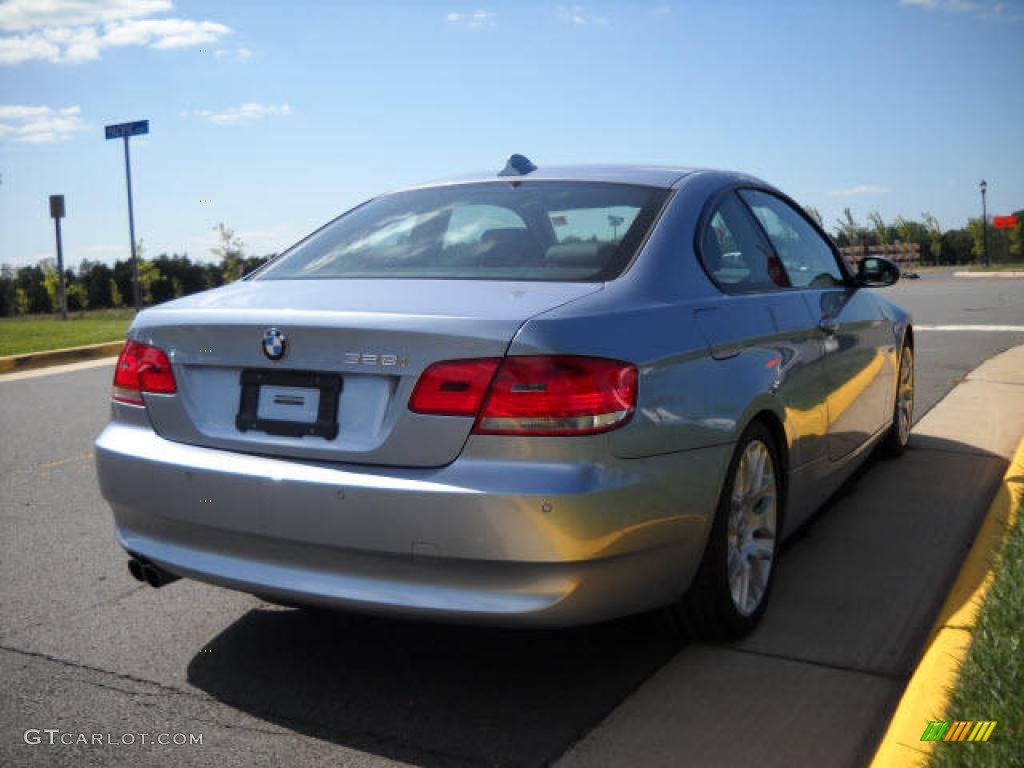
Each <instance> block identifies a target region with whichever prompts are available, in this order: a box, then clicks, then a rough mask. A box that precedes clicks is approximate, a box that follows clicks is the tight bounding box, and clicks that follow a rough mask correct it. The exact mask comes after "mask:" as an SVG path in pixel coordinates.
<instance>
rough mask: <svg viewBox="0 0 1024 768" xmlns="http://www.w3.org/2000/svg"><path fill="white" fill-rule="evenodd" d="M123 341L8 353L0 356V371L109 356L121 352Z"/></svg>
mask: <svg viewBox="0 0 1024 768" xmlns="http://www.w3.org/2000/svg"><path fill="white" fill-rule="evenodd" d="M123 344H124V342H123V341H109V342H106V343H105V344H86V345H85V346H82V347H65V348H64V349H49V350H46V351H45V352H27V353H25V354H24V355H8V356H6V357H0V373H10V372H11V371H27V370H30V369H32V368H45V367H46V366H49V365H63V364H64V363H74V362H78V361H80V360H93V359H95V358H97V357H110V356H112V355H118V354H120V353H121V345H123Z"/></svg>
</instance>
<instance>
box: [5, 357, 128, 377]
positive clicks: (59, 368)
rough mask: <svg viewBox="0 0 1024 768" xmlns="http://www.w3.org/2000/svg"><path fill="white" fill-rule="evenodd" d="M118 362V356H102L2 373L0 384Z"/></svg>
mask: <svg viewBox="0 0 1024 768" xmlns="http://www.w3.org/2000/svg"><path fill="white" fill-rule="evenodd" d="M116 362H117V358H116V357H102V358H100V359H99V360H86V361H84V362H81V363H68V364H67V365H54V366H51V367H49V368H35V369H33V370H31V371H16V372H15V373H5V374H2V375H0V384H2V383H3V382H5V381H20V380H22V379H34V378H36V377H37V376H53V375H54V374H56V373H71V372H72V371H81V370H83V369H85V368H99V367H100V366H103V365H113V364H114V363H116Z"/></svg>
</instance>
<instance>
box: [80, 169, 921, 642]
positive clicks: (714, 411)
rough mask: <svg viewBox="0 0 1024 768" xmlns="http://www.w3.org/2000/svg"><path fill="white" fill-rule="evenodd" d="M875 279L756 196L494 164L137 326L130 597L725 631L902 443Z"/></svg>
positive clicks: (119, 490)
mask: <svg viewBox="0 0 1024 768" xmlns="http://www.w3.org/2000/svg"><path fill="white" fill-rule="evenodd" d="M898 277H899V270H898V269H897V268H896V267H895V265H893V264H891V263H889V262H887V261H885V260H883V259H875V258H867V259H864V260H862V261H860V262H859V264H857V265H856V267H852V266H851V265H848V264H847V263H846V262H845V261H844V260H843V259H842V258H841V256H840V254H839V253H838V251H837V250H836V248H835V246H834V245H833V244H832V242H831V241H830V240H829V238H828V237H827V236H826V235H825V234H824V233H823V232H822V230H821V229H820V228H819V227H818V226H817V225H816V224H815V222H814V221H813V220H811V219H810V218H808V217H807V215H805V213H804V212H803V211H802V210H801V208H800V207H799V206H798V205H796V204H795V203H794V202H793V201H792V200H791V199H790V198H788V197H787V196H786V195H784V194H783V193H781V192H780V191H778V190H777V189H775V188H774V187H771V186H769V185H768V184H766V183H764V182H763V181H759V180H758V179H755V178H752V177H750V176H746V175H741V174H737V173H726V172H719V171H708V170H692V169H686V168H671V167H649V166H577V167H559V168H556V167H552V168H537V167H536V166H534V165H533V164H532V163H531V162H530V161H529V160H527V159H526V158H524V157H522V156H520V155H514V156H513V157H512V158H510V160H509V163H508V164H507V165H506V167H505V169H504V170H502V171H501V172H500V173H498V174H483V175H477V176H473V177H468V178H460V179H456V180H451V181H446V182H442V183H435V184H430V185H427V186H422V187H416V188H412V189H407V190H403V191H399V192H395V193H392V194H387V195H383V196H381V197H377V198H374V199H372V200H370V201H369V202H366V203H364V204H362V205H360V206H359V207H357V208H355V209H353V210H351V211H349V212H348V213H345V214H343V215H342V216H340V217H339V218H337V219H335V220H334V221H332V222H330V223H329V224H327V225H325V226H324V227H323V228H321V229H319V230H317V231H316V232H314V233H313V234H311V235H310V236H309V237H307V238H306V239H304V240H302V241H301V242H299V243H298V244H297V245H295V246H293V247H292V248H290V249H289V250H288V251H286V252H285V253H283V254H281V255H280V256H279V257H277V258H276V259H274V260H272V261H271V262H270V263H268V264H267V265H265V266H264V267H262V268H260V269H259V270H257V271H256V272H254V273H252V274H250V275H248V276H246V277H245V278H244V279H242V280H240V281H238V282H236V283H233V284H231V285H226V286H224V287H221V288H217V289H214V290H211V291H207V292H205V293H200V294H197V295H193V296H188V297H185V298H182V299H178V300H176V301H172V302H169V303H166V304H162V305H160V306H157V307H153V308H151V309H147V310H145V311H144V312H141V313H140V314H139V315H138V316H137V317H136V319H135V321H134V323H133V324H132V326H131V328H130V330H129V331H128V339H127V341H126V343H125V346H124V349H123V351H122V353H121V357H120V359H119V360H118V363H117V367H116V372H115V375H114V382H113V392H112V404H111V407H112V414H111V420H110V423H109V425H108V426H107V427H106V428H105V429H104V431H103V432H102V434H100V436H99V438H98V439H97V441H96V466H97V471H98V474H99V482H100V486H101V489H102V491H103V495H104V496H105V497H106V499H107V501H108V502H109V503H110V506H111V507H112V509H113V513H114V519H115V522H116V531H117V539H118V541H119V542H120V544H121V546H122V547H123V548H124V549H125V550H126V551H127V552H128V554H129V556H130V560H129V568H130V570H131V573H132V574H133V575H134V576H135V577H136V578H138V579H139V580H143V581H147V582H149V583H150V584H152V585H153V586H162V585H164V584H167V583H170V582H171V581H174V580H175V579H177V578H179V577H181V576H184V577H188V578H192V579H198V580H200V581H204V582H209V583H211V584H216V585H219V586H223V587H228V588H231V589H236V590H241V591H244V592H249V593H252V594H255V595H258V596H260V597H262V598H264V599H266V600H269V601H274V602H279V603H284V604H289V605H322V606H332V607H338V608H342V609H350V610H355V611H370V612H379V613H388V614H397V615H402V616H412V617H423V618H431V619H433V618H441V619H459V620H471V621H480V622H486V623H492V624H507V625H546V626H561V625H570V624H580V623H586V622H595V621H600V620H603V619H608V618H611V617H616V616H622V615H625V614H630V613H635V612H639V611H645V610H648V609H654V608H659V607H667V608H668V610H669V612H670V615H672V616H673V617H675V618H676V619H678V622H679V624H680V626H681V627H684V628H686V630H687V631H688V632H690V633H692V634H695V635H696V636H699V637H703V638H709V639H726V638H735V637H739V636H741V635H743V634H744V633H747V632H749V631H750V630H751V629H752V628H753V627H754V626H755V624H756V623H757V621H758V620H759V619H760V617H761V615H762V614H763V612H764V610H765V606H766V603H767V600H768V597H769V593H770V591H771V586H772V580H773V577H774V575H775V571H776V569H777V566H778V563H777V559H778V548H779V543H780V540H782V539H783V538H784V537H785V536H787V535H789V534H790V533H792V532H793V531H794V530H795V529H797V528H798V527H799V526H800V525H801V524H802V523H803V522H804V521H806V520H807V519H808V517H809V516H810V515H811V514H812V513H813V512H814V510H815V509H816V508H817V507H818V506H820V505H821V503H822V502H823V501H824V500H825V499H826V498H827V497H828V496H829V495H830V494H832V493H833V492H834V491H835V490H836V488H837V487H838V486H839V485H840V484H841V483H842V482H843V480H844V479H845V478H847V477H848V476H849V475H850V473H851V472H852V471H853V470H854V469H855V468H856V467H857V465H858V464H860V463H861V462H862V461H863V460H864V458H865V457H866V456H867V455H868V454H869V452H871V450H872V449H873V448H874V447H876V446H884V448H885V449H886V450H888V451H889V452H891V453H899V452H900V451H901V450H902V448H903V447H904V446H905V445H906V443H907V440H908V437H909V433H910V425H911V417H912V410H913V402H914V372H913V371H914V365H913V360H914V357H913V349H914V336H913V333H912V329H911V325H910V318H909V316H908V315H907V314H906V313H905V312H904V311H903V310H901V309H900V308H899V307H897V306H895V305H894V304H892V303H890V302H889V301H887V300H885V299H884V298H882V297H881V296H880V295H879V293H878V292H877V291H876V290H874V289H875V288H878V287H882V286H886V285H890V284H892V283H893V282H895V281H896V280H897V279H898Z"/></svg>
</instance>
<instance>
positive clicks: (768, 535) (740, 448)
mask: <svg viewBox="0 0 1024 768" xmlns="http://www.w3.org/2000/svg"><path fill="white" fill-rule="evenodd" d="M780 467H781V463H780V461H779V452H778V447H777V446H776V444H775V439H774V438H773V436H772V434H771V433H770V432H769V431H768V428H767V427H765V425H764V424H762V423H760V422H755V423H754V424H752V425H751V426H750V427H749V428H748V429H747V430H746V432H744V433H743V436H742V437H741V438H740V440H739V442H738V443H737V446H736V451H735V453H734V454H733V458H732V461H731V462H730V464H729V471H728V473H727V475H726V481H725V485H724V487H723V489H722V496H721V499H720V500H719V503H718V509H717V510H716V513H715V518H714V521H713V523H712V526H711V534H710V536H709V538H708V544H707V548H706V549H705V551H704V557H703V559H702V560H701V564H700V566H699V567H698V569H697V574H696V576H695V577H694V580H693V584H692V585H691V586H690V589H689V591H688V592H687V593H686V595H684V596H683V598H682V600H681V601H680V602H679V603H678V604H677V605H675V606H674V607H673V609H672V612H673V615H674V616H675V617H676V619H677V623H678V625H679V626H680V628H681V629H682V630H683V631H684V633H685V634H686V635H688V636H690V637H692V638H695V639H700V640H736V639H739V638H741V637H743V636H745V635H747V634H749V633H750V631H751V630H753V629H754V627H755V626H757V623H758V621H760V619H761V616H762V614H763V613H764V611H765V606H766V605H767V602H768V595H769V593H770V591H771V586H772V581H773V578H774V575H775V567H774V566H775V558H776V554H777V551H778V535H779V532H780V524H781V521H782V494H781V492H780V491H781V475H780Z"/></svg>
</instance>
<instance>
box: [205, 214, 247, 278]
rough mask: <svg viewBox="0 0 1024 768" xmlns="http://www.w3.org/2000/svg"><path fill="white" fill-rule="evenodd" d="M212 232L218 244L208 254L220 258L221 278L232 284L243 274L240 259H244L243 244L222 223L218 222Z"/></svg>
mask: <svg viewBox="0 0 1024 768" xmlns="http://www.w3.org/2000/svg"><path fill="white" fill-rule="evenodd" d="M213 231H214V232H216V233H217V237H218V238H219V239H220V242H218V243H217V245H215V246H214V247H213V248H211V249H210V253H212V254H213V255H214V256H219V257H220V261H221V276H222V277H223V280H224V282H225V283H233V282H234V281H235V280H237V279H238V278H240V277H241V276H242V274H243V271H242V269H243V268H242V259H244V258H245V254H244V248H245V243H243V242H242V241H241V240H240V239H239V238H238V236H237V235H236V234H235V231H234V230H233V229H229V228H228V227H226V226H224V222H219V223H218V224H217V226H215V227H214V228H213Z"/></svg>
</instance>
